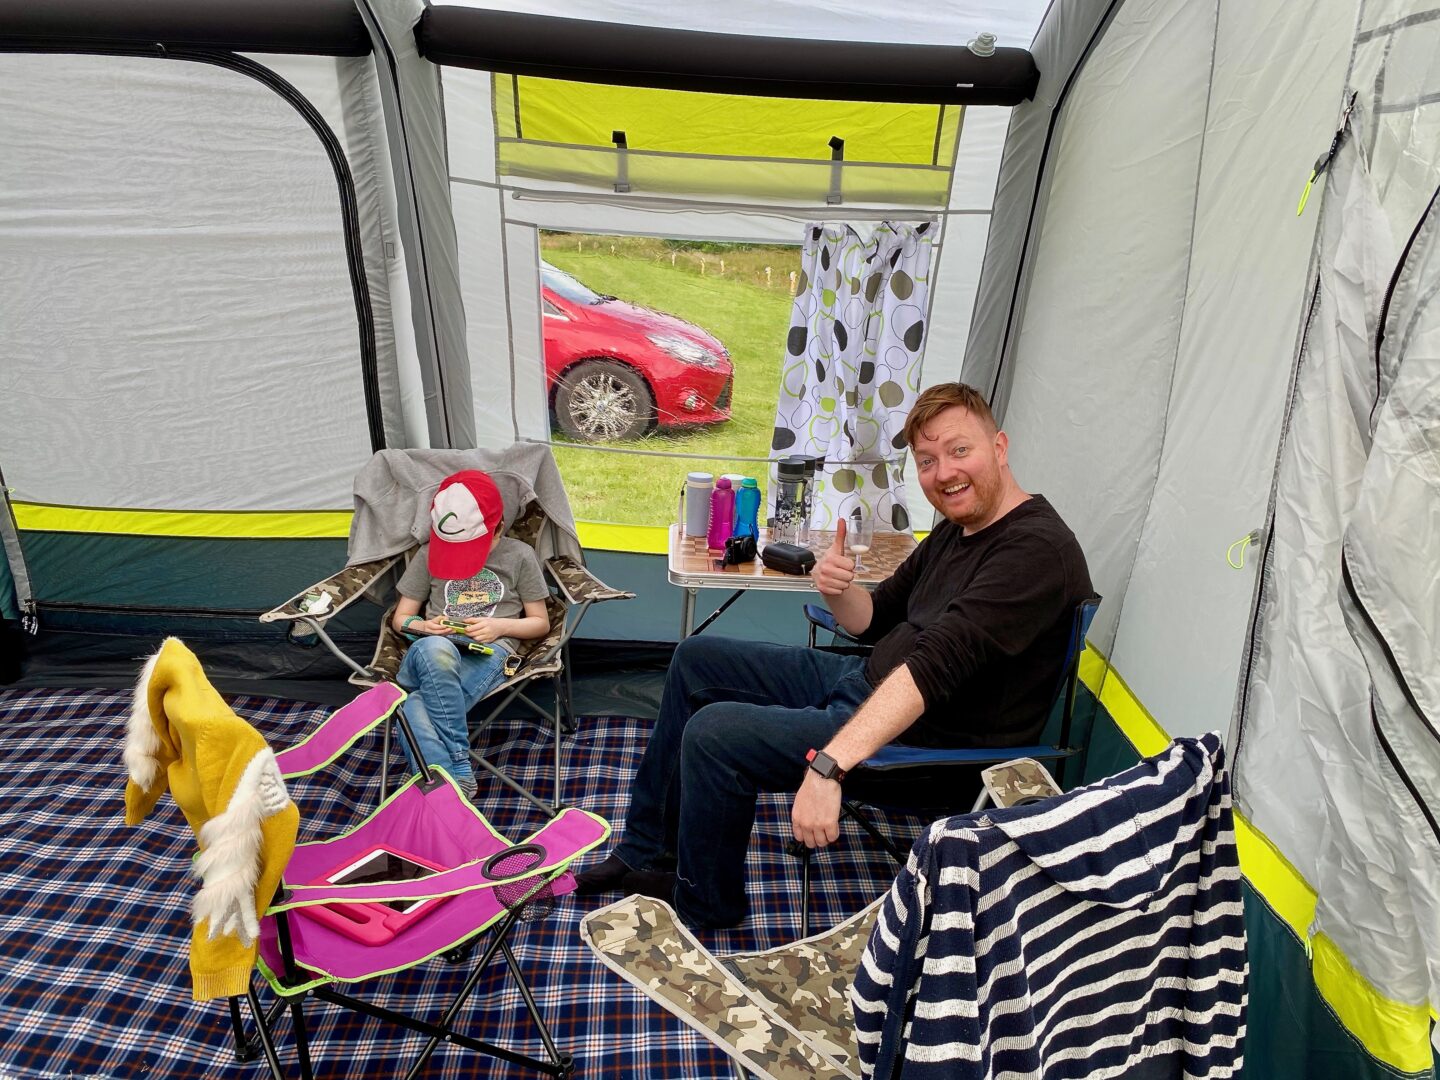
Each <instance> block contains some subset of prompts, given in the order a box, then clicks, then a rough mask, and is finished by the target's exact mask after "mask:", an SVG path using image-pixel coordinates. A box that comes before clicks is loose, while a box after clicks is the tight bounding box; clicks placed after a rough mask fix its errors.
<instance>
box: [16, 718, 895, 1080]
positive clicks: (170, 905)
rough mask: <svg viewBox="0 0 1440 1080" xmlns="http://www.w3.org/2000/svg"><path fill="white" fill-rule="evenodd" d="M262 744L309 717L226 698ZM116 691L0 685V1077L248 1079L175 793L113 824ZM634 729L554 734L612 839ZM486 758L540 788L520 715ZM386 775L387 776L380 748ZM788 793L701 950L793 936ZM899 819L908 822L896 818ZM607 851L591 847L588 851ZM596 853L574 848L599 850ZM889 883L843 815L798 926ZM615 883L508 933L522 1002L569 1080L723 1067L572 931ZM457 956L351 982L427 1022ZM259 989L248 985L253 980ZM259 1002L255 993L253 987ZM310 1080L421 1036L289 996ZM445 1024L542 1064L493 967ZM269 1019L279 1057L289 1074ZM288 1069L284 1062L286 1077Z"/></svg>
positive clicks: (329, 793)
mask: <svg viewBox="0 0 1440 1080" xmlns="http://www.w3.org/2000/svg"><path fill="white" fill-rule="evenodd" d="M232 704H233V705H234V707H235V709H236V711H238V712H239V713H240V714H241V715H242V716H245V717H246V718H247V719H249V720H250V721H251V722H252V723H254V724H255V726H256V727H257V728H258V729H259V730H260V731H261V732H262V733H263V734H264V735H265V737H266V738H267V739H268V740H269V741H270V744H271V746H273V747H274V748H276V749H277V750H278V749H282V748H283V747H285V746H288V745H289V744H291V743H293V742H295V741H296V740H298V739H299V738H300V737H301V735H302V734H303V733H304V732H305V731H307V730H308V729H309V726H310V725H311V724H312V723H313V722H315V721H316V720H317V719H318V718H319V717H321V716H323V715H324V712H323V711H322V710H319V709H317V708H316V707H314V706H312V705H308V704H303V703H297V702H287V701H281V700H278V699H274V698H254V697H241V698H236V699H233V701H232ZM127 712H128V695H123V694H117V693H108V692H100V691H53V692H51V691H25V692H18V691H5V692H0V835H3V837H4V839H3V841H0V942H3V943H4V945H3V955H4V963H3V965H0V1032H3V1035H0V1080H35V1078H52V1077H53V1078H60V1077H65V1078H76V1080H78V1078H84V1077H90V1078H94V1080H101V1078H104V1080H132V1078H140V1077H145V1078H156V1077H165V1078H172V1077H207V1078H208V1077H217V1078H218V1077H225V1078H236V1077H252V1076H254V1077H258V1076H260V1075H263V1074H264V1064H263V1062H255V1063H251V1064H244V1065H242V1064H239V1063H237V1062H236V1060H235V1057H234V1053H233V1051H232V1044H231V1041H230V1032H229V1022H228V1018H227V1015H226V1014H227V1010H226V1008H225V1005H224V1003H223V1002H219V1001H214V1002H208V1003H202V1004H195V1003H192V1002H191V1001H190V982H189V972H188V968H187V957H186V948H187V944H188V937H189V904H190V900H191V897H192V896H193V891H194V890H193V886H192V882H191V879H190V877H189V871H190V857H191V854H192V852H193V848H194V841H193V838H192V836H191V834H190V831H189V829H188V827H187V826H186V825H185V822H184V819H183V818H182V817H181V815H180V812H179V810H178V809H177V808H176V807H175V805H174V803H173V802H171V801H170V799H169V798H168V797H167V798H165V799H163V800H162V801H161V803H160V805H159V806H158V807H157V808H156V810H155V812H154V813H153V814H152V815H151V816H150V818H149V819H147V821H145V822H144V823H142V824H141V825H140V826H138V827H135V828H129V827H127V826H126V825H125V824H124V807H123V794H122V793H123V788H124V771H123V767H122V765H121V761H120V757H121V747H122V744H123V740H124V730H125V718H126V715H127ZM648 731H649V723H648V722H646V721H641V720H634V719H625V718H613V717H605V718H586V719H583V720H582V721H581V722H580V731H579V734H578V735H576V736H574V737H572V738H568V739H567V740H566V743H565V751H564V755H565V757H564V760H565V775H566V780H565V796H566V800H567V801H568V802H570V803H573V804H575V805H578V806H582V807H585V808H586V809H588V810H592V811H594V812H596V813H599V814H601V815H603V816H604V817H606V818H608V819H609V820H610V821H611V822H612V823H614V825H615V827H616V830H617V832H618V831H619V827H620V824H621V823H622V822H623V820H624V811H625V806H626V802H627V800H628V785H629V782H630V779H631V777H632V776H633V774H634V771H635V766H636V764H637V763H638V761H639V759H640V754H641V752H642V751H643V749H644V746H645V739H646V736H647V734H648ZM379 747H380V736H379V734H378V733H376V734H374V735H372V736H367V737H366V738H365V739H363V740H362V741H361V742H360V743H359V744H358V745H357V746H356V747H355V748H354V749H353V750H352V751H351V753H350V754H349V755H347V756H346V757H344V758H342V759H341V760H340V761H339V762H337V763H336V765H335V766H333V767H332V768H331V769H329V770H327V771H326V772H324V773H322V774H320V775H319V776H315V777H306V778H301V779H299V780H295V781H293V782H291V784H290V789H291V794H292V796H293V797H294V799H295V801H296V803H297V804H298V806H299V807H300V815H301V818H300V839H301V840H302V841H304V840H311V839H317V838H320V837H323V836H326V835H332V834H334V833H335V832H337V831H340V830H341V829H343V828H345V827H347V826H349V825H351V824H353V823H355V822H356V821H358V820H359V819H360V818H361V817H363V816H364V815H365V814H366V813H368V811H369V810H370V809H371V808H373V807H374V805H375V803H376V799H377V796H378V792H379V761H380V751H379ZM489 756H490V758H491V760H492V761H495V762H496V763H497V764H499V765H500V766H501V767H503V768H505V769H506V770H507V771H508V772H510V774H511V775H512V776H515V777H516V778H517V779H519V780H520V781H521V782H522V783H525V784H528V785H531V786H532V787H534V788H535V789H536V790H537V791H539V792H541V793H542V794H544V793H545V792H546V790H547V785H548V780H547V779H545V777H546V773H547V770H548V769H549V768H550V767H551V764H550V763H551V761H552V760H553V759H552V757H551V750H550V748H549V746H548V742H547V739H546V738H545V736H544V733H543V732H542V731H541V730H540V729H538V728H537V727H534V726H531V725H528V724H526V723H525V722H523V721H521V722H518V723H517V724H515V725H513V726H508V727H505V728H501V729H497V730H495V731H493V732H491V739H490V751H489ZM395 766H396V768H403V760H402V759H401V758H400V757H399V755H398V752H397V754H396V757H395ZM481 784H482V788H481V797H480V799H479V800H478V802H479V803H480V806H481V809H482V810H483V811H484V813H485V814H486V815H487V816H488V817H489V818H490V820H491V821H492V823H493V824H494V825H495V827H496V828H498V829H499V830H500V831H501V832H503V833H506V834H507V835H511V836H520V835H523V834H524V833H526V832H528V831H530V830H532V829H534V828H537V827H539V825H540V824H542V822H541V821H540V820H539V819H538V818H537V816H536V815H535V813H534V812H533V811H531V812H530V813H528V814H527V813H526V812H525V807H524V804H523V803H522V801H521V800H519V799H518V798H517V797H515V796H513V795H511V794H510V793H509V792H508V791H506V790H505V789H504V788H503V787H502V786H501V785H499V784H493V785H490V786H489V787H488V788H487V786H486V785H485V781H484V777H483V774H482V779H481ZM788 816H789V801H788V799H782V798H780V797H766V798H764V799H762V802H761V805H760V811H759V815H758V820H757V824H756V830H755V836H754V837H753V839H752V843H751V849H750V855H749V862H748V867H747V873H748V878H749V888H750V895H751V897H752V913H751V916H750V919H749V920H748V921H747V922H746V923H745V925H744V926H742V927H741V928H739V929H738V930H731V931H722V932H715V933H709V934H702V935H701V940H702V941H704V942H705V944H707V945H708V946H710V947H711V948H712V949H714V950H716V951H718V952H734V951H739V950H752V949H762V948H769V947H771V946H775V945H779V944H783V943H784V942H786V941H789V940H791V939H793V938H794V937H795V936H796V935H797V933H798V929H799V914H798V904H799V895H800V871H799V865H798V863H796V861H795V860H793V859H791V858H790V857H789V856H787V855H786V854H785V850H784V844H785V839H786V838H787V836H788ZM900 826H901V828H902V829H909V830H912V831H913V830H914V829H916V828H918V823H915V822H901V823H900ZM607 848H608V845H607ZM604 850H605V849H602V850H601V851H599V852H597V853H596V854H595V856H593V858H599V857H600V856H602V855H603V854H604ZM893 874H894V868H893V865H892V864H891V863H890V861H889V859H888V857H887V856H884V855H883V854H880V853H878V852H876V851H875V849H874V848H873V845H871V844H870V843H869V842H868V841H867V840H866V839H865V838H864V837H863V836H862V835H861V834H860V833H859V830H858V829H856V828H855V827H854V826H853V825H849V824H847V825H846V828H845V830H844V833H843V834H842V837H841V840H840V843H839V845H838V846H837V847H835V848H834V849H832V850H831V851H829V852H827V853H826V854H825V855H823V856H822V857H820V858H819V859H817V861H816V874H815V878H816V880H815V885H814V889H815V894H814V898H813V900H812V903H813V905H814V907H813V909H812V911H813V914H812V921H811V925H812V927H815V928H824V927H827V926H829V925H830V924H831V923H833V922H835V921H838V920H839V919H841V918H843V917H844V916H846V915H849V914H851V913H852V912H854V911H856V910H858V909H859V908H861V907H863V906H864V905H865V904H866V903H867V902H869V901H870V900H872V899H874V898H875V897H876V896H878V895H879V894H880V893H881V892H882V891H883V890H884V889H885V888H886V887H887V886H888V884H889V882H890V880H891V878H892V877H893ZM616 898H617V897H616V896H613V895H612V896H606V897H598V898H595V899H593V900H581V899H578V898H576V897H574V896H567V897H565V898H564V899H562V900H561V901H560V902H559V903H558V904H557V906H556V908H555V910H554V912H553V913H552V914H551V915H550V916H549V917H548V918H546V919H544V920H542V921H539V922H536V923H529V924H519V925H517V927H516V929H515V930H514V931H513V932H512V933H511V935H510V941H511V943H512V944H513V945H514V947H515V952H516V955H517V957H518V959H519V962H520V965H521V967H522V969H523V970H524V971H525V973H526V975H527V977H528V978H529V980H530V985H531V987H532V988H533V990H534V992H535V995H536V998H537V1000H538V1003H539V1007H540V1011H541V1013H542V1015H543V1016H545V1017H546V1019H547V1020H548V1021H549V1023H550V1025H551V1030H552V1032H553V1033H554V1035H555V1038H556V1041H557V1043H558V1044H559V1045H560V1047H561V1048H562V1049H564V1050H568V1051H569V1052H570V1053H572V1054H574V1055H575V1058H576V1065H577V1075H578V1076H580V1077H584V1078H585V1080H601V1078H604V1080H621V1078H627V1080H628V1078H633V1077H677V1078H686V1080H691V1078H705V1077H715V1078H728V1077H731V1076H732V1075H733V1072H732V1071H731V1068H730V1066H729V1064H728V1061H727V1059H726V1058H725V1057H724V1055H722V1054H721V1053H720V1052H719V1051H717V1050H715V1049H714V1048H712V1047H711V1046H710V1044H708V1043H706V1042H705V1041H703V1040H702V1039H701V1038H700V1037H699V1036H698V1035H696V1034H695V1033H694V1032H692V1031H691V1030H690V1029H688V1028H686V1027H685V1026H684V1025H683V1024H681V1022H680V1021H679V1020H677V1019H675V1018H674V1017H672V1016H670V1015H669V1014H668V1013H666V1012H664V1011H663V1010H661V1009H660V1008H659V1007H658V1006H656V1005H654V1004H653V1003H651V1002H650V1001H649V1000H648V999H647V998H645V997H643V996H642V995H641V994H640V993H639V992H638V991H637V990H635V989H634V988H633V987H631V986H630V985H628V984H627V983H625V982H623V981H622V980H621V979H619V978H618V977H617V976H615V975H614V974H612V973H611V972H609V971H608V970H606V969H605V968H604V967H603V966H602V965H601V964H600V962H599V961H598V960H597V959H596V958H595V957H594V955H593V954H592V953H591V952H590V950H589V949H588V948H586V947H585V945H584V944H583V943H582V942H581V940H580V937H579V934H578V933H577V925H578V922H579V919H580V916H581V915H583V914H584V913H585V912H586V911H589V910H591V909H592V908H594V907H599V906H601V905H603V904H606V903H610V902H611V901H613V900H615V899H616ZM467 970H468V969H466V968H465V967H463V966H462V967H460V968H455V967H451V966H450V965H448V964H445V963H443V962H438V961H436V962H432V963H429V964H426V965H422V966H421V967H419V968H416V969H413V970H411V971H407V972H402V973H400V974H398V975H390V976H384V977H381V978H378V979H375V980H372V981H370V982H367V983H364V984H359V985H356V986H354V987H352V988H350V989H351V990H352V992H354V993H355V994H357V995H358V996H360V997H364V998H366V999H368V1000H371V1001H374V1002H376V1003H377V1004H380V1005H384V1006H387V1007H390V1008H394V1009H398V1010H400V1011H402V1012H409V1013H413V1014H416V1015H420V1016H422V1017H426V1018H432V1019H434V1018H438V1016H439V1014H440V1013H441V1011H442V1010H443V1009H444V1008H445V1006H446V1004H447V1003H448V1002H449V1000H450V999H451V997H452V996H453V994H454V993H455V992H456V991H457V990H458V989H459V987H460V985H461V983H462V982H463V981H464V978H465V975H466V972H467ZM256 984H257V986H259V985H262V984H261V981H260V979H259V978H258V976H257V977H256ZM261 997H262V1000H264V1001H266V1002H269V1001H270V1000H272V999H271V997H270V995H269V992H268V988H265V989H264V990H263V991H262V994H261ZM306 1019H307V1024H308V1027H309V1030H310V1036H311V1048H312V1057H313V1059H314V1061H315V1064H316V1069H315V1071H316V1076H317V1078H339V1077H382V1076H399V1075H403V1074H404V1072H405V1070H406V1069H407V1068H408V1067H409V1064H410V1063H411V1061H413V1056H414V1054H415V1052H416V1050H417V1049H418V1047H419V1046H420V1045H421V1044H422V1043H423V1041H424V1040H423V1038H422V1037H421V1036H419V1035H415V1034H411V1033H408V1032H405V1031H403V1030H402V1029H399V1028H397V1027H395V1026H393V1025H389V1024H384V1023H382V1022H380V1021H378V1020H373V1019H368V1018H366V1017H363V1016H359V1015H357V1014H355V1013H352V1012H349V1011H347V1010H342V1009H338V1008H335V1007H332V1006H329V1005H326V1004H324V1003H311V1004H310V1005H308V1006H307V1008H306ZM458 1024H459V1026H460V1027H461V1029H462V1030H464V1031H467V1032H469V1033H470V1034H472V1035H474V1036H476V1037H479V1038H483V1039H486V1040H489V1041H492V1042H497V1043H499V1044H501V1045H502V1046H516V1048H518V1049H521V1050H523V1051H525V1052H527V1053H530V1054H535V1055H540V1056H543V1050H542V1047H541V1044H540V1040H539V1039H538V1038H536V1037H535V1033H534V1030H533V1027H532V1025H531V1024H530V1021H529V1017H528V1016H527V1015H526V1013H525V1010H524V1006H523V1004H522V1002H521V999H520V995H519V993H518V991H517V990H516V988H515V985H514V982H513V980H511V979H509V977H508V973H507V972H506V971H505V969H504V965H503V964H501V963H495V964H492V965H491V969H490V970H489V971H488V972H487V974H486V976H485V978H484V979H483V980H482V981H481V983H480V985H479V987H478V989H477V991H476V993H475V994H474V996H472V997H471V999H470V1001H469V1002H468V1003H467V1004H466V1006H465V1007H464V1010H463V1011H462V1013H461V1014H460V1019H459V1021H458ZM288 1035H289V1031H288V1023H287V1022H286V1021H284V1020H282V1021H281V1022H280V1024H279V1037H280V1039H281V1044H282V1045H281V1062H282V1065H284V1066H285V1068H286V1069H287V1071H290V1070H292V1069H294V1068H295V1059H294V1053H293V1048H292V1047H291V1046H290V1044H289V1042H288ZM295 1074H296V1075H298V1071H297V1072H296V1073H295ZM425 1075H426V1076H428V1077H442V1076H443V1077H459V1076H462V1075H463V1076H467V1077H468V1076H475V1075H483V1076H487V1077H494V1078H502V1077H503V1078H507V1080H508V1078H511V1077H516V1078H518V1077H530V1076H535V1075H537V1074H535V1073H534V1072H532V1071H530V1070H527V1069H524V1068H521V1067H518V1066H511V1065H507V1064H506V1063H504V1062H502V1061H497V1060H495V1059H493V1058H481V1057H479V1056H478V1055H475V1054H472V1053H470V1052H469V1051H465V1050H461V1049H459V1048H457V1047H453V1046H447V1045H442V1046H441V1048H440V1049H439V1050H438V1051H437V1052H436V1054H435V1056H434V1057H433V1058H432V1059H431V1061H430V1063H429V1065H428V1066H427V1068H426V1072H425Z"/></svg>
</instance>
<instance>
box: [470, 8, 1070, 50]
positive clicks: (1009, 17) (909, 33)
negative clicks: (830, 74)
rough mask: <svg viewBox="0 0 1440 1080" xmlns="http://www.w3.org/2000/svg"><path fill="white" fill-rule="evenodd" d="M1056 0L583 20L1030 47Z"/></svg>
mask: <svg viewBox="0 0 1440 1080" xmlns="http://www.w3.org/2000/svg"><path fill="white" fill-rule="evenodd" d="M454 2H455V3H456V4H457V6H463V7H473V8H484V9H498V10H504V11H515V12H528V13H530V14H533V15H560V16H565V17H572V18H573V17H574V15H575V3H574V0H504V2H503V3H501V2H497V0H454ZM1049 7H1050V0H953V2H949V3H944V4H936V3H934V2H933V0H891V2H890V3H885V4H876V3H874V2H873V0H785V2H784V3H775V2H774V0H727V2H726V3H723V4H716V3H713V2H712V0H668V2H667V3H664V4H656V3H654V2H653V0H587V3H586V4H585V17H586V18H589V19H594V20H595V21H596V22H610V23H622V24H624V25H626V26H665V27H671V28H673V29H677V30H704V31H711V32H716V33H722V34H733V33H736V32H737V29H738V30H739V31H740V32H743V33H747V34H759V35H763V36H766V37H782V38H807V39H808V38H813V37H823V38H828V39H831V40H836V41H898V42H907V43H910V44H917V45H931V44H935V43H937V42H939V43H944V44H952V45H960V44H964V43H965V42H967V41H969V40H970V39H971V38H972V37H974V36H975V35H976V34H977V33H980V32H982V31H989V32H990V33H993V34H995V35H996V36H997V38H998V40H999V43H1000V44H1001V45H1022V46H1023V45H1027V44H1029V43H1030V41H1031V40H1033V39H1034V37H1035V31H1036V30H1037V28H1038V27H1039V26H1040V21H1041V19H1042V18H1043V16H1044V14H1045V12H1046V11H1047V10H1048V9H1049Z"/></svg>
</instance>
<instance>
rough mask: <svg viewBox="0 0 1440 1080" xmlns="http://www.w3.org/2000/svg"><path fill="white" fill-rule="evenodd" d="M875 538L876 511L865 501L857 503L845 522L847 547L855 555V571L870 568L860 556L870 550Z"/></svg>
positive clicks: (863, 570)
mask: <svg viewBox="0 0 1440 1080" xmlns="http://www.w3.org/2000/svg"><path fill="white" fill-rule="evenodd" d="M874 540H875V513H874V511H873V510H871V509H870V508H869V507H868V506H866V505H865V504H864V503H856V504H855V508H854V509H853V510H851V511H850V519H849V520H848V521H846V522H845V547H846V549H847V550H848V551H849V552H850V553H851V554H852V555H854V556H855V573H857V574H861V573H864V572H865V571H866V570H868V569H869V567H867V566H865V564H864V563H863V562H862V561H861V558H860V557H861V556H862V555H864V554H865V552H867V551H869V550H870V545H871V544H872V543H873V542H874Z"/></svg>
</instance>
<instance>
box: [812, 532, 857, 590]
mask: <svg viewBox="0 0 1440 1080" xmlns="http://www.w3.org/2000/svg"><path fill="white" fill-rule="evenodd" d="M810 577H811V578H812V579H813V580H814V582H815V587H816V588H817V589H819V590H820V595H821V596H839V595H840V594H841V593H843V592H844V591H845V590H846V589H848V588H849V587H850V583H851V582H852V581H854V580H855V560H854V559H853V558H851V557H850V556H849V555H847V554H846V553H845V519H844V518H843V517H842V518H840V520H839V521H837V522H836V523H835V542H834V543H833V544H831V545H830V546H829V547H828V548H827V549H826V550H825V554H824V555H822V556H820V561H819V562H817V563H816V564H815V569H814V570H812V571H811V572H810Z"/></svg>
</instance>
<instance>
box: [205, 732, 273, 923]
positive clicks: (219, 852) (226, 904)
mask: <svg viewBox="0 0 1440 1080" xmlns="http://www.w3.org/2000/svg"><path fill="white" fill-rule="evenodd" d="M289 803H290V795H289V793H288V792H287V791H286V790H285V781H284V779H282V778H281V776H280V767H279V766H278V765H276V764H275V754H274V752H273V751H271V750H270V748H269V747H266V748H265V749H263V750H261V751H260V752H259V753H257V754H256V755H255V756H254V757H253V758H251V759H250V763H249V764H248V765H246V766H245V771H244V772H243V773H242V774H241V776H240V782H239V783H238V784H237V785H236V786H235V793H234V794H233V795H231V796H230V804H229V805H228V806H227V807H225V811H224V813H221V814H217V815H216V816H215V817H213V818H211V819H210V820H209V821H207V822H206V823H205V824H204V825H203V826H202V827H201V829H200V846H201V848H202V849H203V850H202V851H201V853H200V857H199V858H198V859H196V860H195V876H196V877H198V878H200V881H201V886H200V892H199V893H198V894H196V896H195V906H194V909H193V912H194V918H195V923H196V925H197V926H198V925H199V924H200V923H201V922H202V921H204V920H207V919H208V920H209V923H210V938H211V939H212V940H213V939H215V938H217V937H220V936H221V935H227V934H233V935H234V936H235V937H238V938H239V939H240V941H241V943H242V944H245V945H250V944H252V943H253V942H254V941H255V937H256V935H257V934H258V933H259V931H260V920H259V916H258V914H257V913H256V910H255V882H256V880H257V879H258V878H259V876H260V857H259V856H260V823H261V822H262V821H264V820H265V819H266V818H268V817H272V816H274V815H275V814H278V813H279V812H280V811H282V810H284V809H285V807H286V806H288V805H289Z"/></svg>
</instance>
